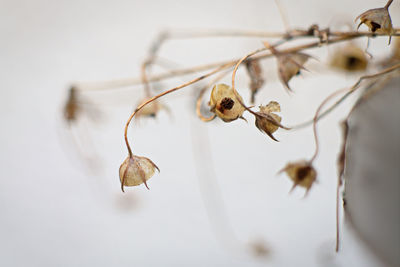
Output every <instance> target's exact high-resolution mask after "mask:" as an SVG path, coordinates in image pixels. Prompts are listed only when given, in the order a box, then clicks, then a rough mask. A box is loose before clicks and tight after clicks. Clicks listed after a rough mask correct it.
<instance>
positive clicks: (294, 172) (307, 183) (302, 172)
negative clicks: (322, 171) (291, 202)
mask: <svg viewBox="0 0 400 267" xmlns="http://www.w3.org/2000/svg"><path fill="white" fill-rule="evenodd" d="M283 171H284V172H286V174H287V175H288V176H289V178H290V179H291V180H292V181H293V183H294V184H293V187H292V189H291V191H292V190H293V189H294V188H295V187H296V186H298V185H299V186H301V187H304V188H306V195H307V193H308V191H309V190H310V188H311V186H312V185H313V183H314V182H315V180H316V178H317V172H316V170H315V169H314V167H313V166H312V165H311V163H310V162H309V161H305V160H301V161H297V162H292V163H288V164H287V165H286V166H285V168H283V169H282V170H281V172H283Z"/></svg>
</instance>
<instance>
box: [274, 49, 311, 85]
mask: <svg viewBox="0 0 400 267" xmlns="http://www.w3.org/2000/svg"><path fill="white" fill-rule="evenodd" d="M309 58H310V56H309V55H307V54H304V53H292V54H281V55H279V54H278V55H277V60H278V74H279V79H280V80H281V82H282V83H283V85H284V86H285V88H286V89H287V90H288V91H292V89H290V87H289V81H290V79H292V77H293V76H295V75H299V74H300V70H301V69H305V68H304V64H305V63H306V62H307V60H308V59H309Z"/></svg>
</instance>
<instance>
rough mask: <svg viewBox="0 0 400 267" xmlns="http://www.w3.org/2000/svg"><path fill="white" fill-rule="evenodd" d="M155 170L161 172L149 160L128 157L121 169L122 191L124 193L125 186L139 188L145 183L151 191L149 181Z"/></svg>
mask: <svg viewBox="0 0 400 267" xmlns="http://www.w3.org/2000/svg"><path fill="white" fill-rule="evenodd" d="M155 169H157V170H158V172H160V169H158V167H157V166H156V165H155V164H154V163H153V162H152V161H151V160H150V159H148V158H145V157H139V156H134V155H133V156H132V157H127V158H126V159H125V161H124V162H123V163H122V164H121V166H120V167H119V179H120V181H121V189H122V191H124V186H137V185H141V184H143V183H144V184H145V186H146V187H147V189H149V187H148V186H147V180H149V179H150V178H151V177H152V176H153V175H154V171H155Z"/></svg>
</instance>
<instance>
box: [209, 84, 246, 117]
mask: <svg viewBox="0 0 400 267" xmlns="http://www.w3.org/2000/svg"><path fill="white" fill-rule="evenodd" d="M239 98H240V101H242V102H243V99H242V97H241V96H239ZM209 105H210V111H211V112H214V113H215V114H216V115H217V116H218V117H219V118H221V119H222V120H223V121H224V122H231V121H234V120H236V119H237V118H243V117H242V115H243V112H244V111H245V108H244V107H243V106H242V105H241V104H240V103H239V101H238V99H237V98H236V95H235V92H234V91H233V90H232V88H231V87H230V86H228V85H226V84H222V83H221V84H217V85H215V86H214V87H213V89H212V91H211V97H210V102H209Z"/></svg>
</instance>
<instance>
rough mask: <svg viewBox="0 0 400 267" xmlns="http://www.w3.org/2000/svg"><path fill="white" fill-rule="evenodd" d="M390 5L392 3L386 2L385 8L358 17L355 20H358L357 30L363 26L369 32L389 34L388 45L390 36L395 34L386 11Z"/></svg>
mask: <svg viewBox="0 0 400 267" xmlns="http://www.w3.org/2000/svg"><path fill="white" fill-rule="evenodd" d="M391 3H392V1H388V3H387V4H386V6H385V7H382V8H374V9H370V10H367V11H365V12H364V13H362V14H361V15H359V16H358V17H357V18H356V21H357V20H358V19H360V24H358V27H357V29H358V28H360V26H361V24H365V25H367V26H368V28H369V30H370V31H371V32H376V33H383V34H389V44H390V40H391V37H392V34H393V33H394V32H395V30H394V29H393V26H392V19H391V18H390V14H389V10H388V9H389V6H390V4H391Z"/></svg>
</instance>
